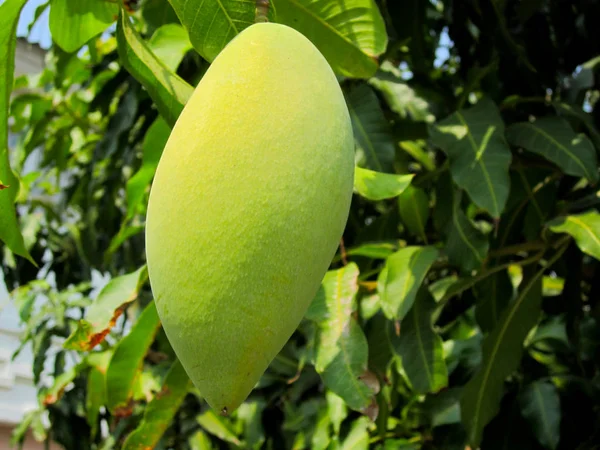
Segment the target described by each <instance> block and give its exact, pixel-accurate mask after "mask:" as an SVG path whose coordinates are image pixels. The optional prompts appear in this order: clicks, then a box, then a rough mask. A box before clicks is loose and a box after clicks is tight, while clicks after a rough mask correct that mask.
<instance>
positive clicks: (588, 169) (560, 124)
mask: <svg viewBox="0 0 600 450" xmlns="http://www.w3.org/2000/svg"><path fill="white" fill-rule="evenodd" d="M506 137H507V138H508V140H509V141H510V143H511V144H513V145H516V146H519V147H523V148H524V149H526V150H529V151H530V152H533V153H537V154H538V155H541V156H543V157H544V158H546V159H547V160H549V161H551V162H553V163H554V164H556V165H557V166H558V167H559V168H560V169H561V170H562V171H563V172H564V173H566V174H569V175H574V176H579V177H585V178H587V179H588V180H590V181H591V182H596V181H598V178H599V176H598V169H597V162H598V161H597V158H596V150H595V149H594V146H593V145H592V142H591V141H590V140H589V139H588V138H587V137H586V136H585V135H584V134H577V133H575V132H574V131H573V129H572V128H571V126H570V125H569V123H568V122H567V121H566V120H564V119H561V118H559V117H543V118H540V119H537V120H536V121H535V122H520V123H516V124H514V125H511V126H510V127H509V128H508V129H507V130H506Z"/></svg>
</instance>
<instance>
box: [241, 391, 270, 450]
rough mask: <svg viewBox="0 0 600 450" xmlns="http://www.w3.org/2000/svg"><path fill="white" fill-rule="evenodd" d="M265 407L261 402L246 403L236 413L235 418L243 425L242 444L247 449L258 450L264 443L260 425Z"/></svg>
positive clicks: (262, 430) (263, 434) (261, 425)
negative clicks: (243, 443) (244, 444)
mask: <svg viewBox="0 0 600 450" xmlns="http://www.w3.org/2000/svg"><path fill="white" fill-rule="evenodd" d="M265 406H266V405H265V403H264V402H263V401H262V400H257V401H247V402H245V403H243V404H242V405H240V407H239V408H238V410H237V412H236V417H238V418H239V419H240V420H241V421H242V422H243V424H244V442H245V443H246V445H247V446H248V447H249V448H253V449H257V450H258V449H259V448H261V446H262V445H263V443H264V442H265V430H264V429H263V424H262V413H263V410H264V408H265Z"/></svg>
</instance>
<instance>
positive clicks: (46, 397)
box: [42, 363, 86, 406]
mask: <svg viewBox="0 0 600 450" xmlns="http://www.w3.org/2000/svg"><path fill="white" fill-rule="evenodd" d="M85 366H86V364H85V363H80V364H77V365H75V366H73V367H71V368H70V369H69V370H67V371H66V372H63V373H61V374H60V375H59V376H58V377H56V378H55V380H54V383H53V384H52V386H51V387H50V388H49V389H48V390H47V391H46V392H44V393H43V398H42V404H43V405H44V406H49V405H53V404H54V403H56V402H57V401H59V400H60V398H61V397H62V395H63V393H64V391H65V389H66V387H67V386H68V385H69V383H71V382H72V381H73V380H74V379H75V377H77V375H78V374H79V372H80V371H81V369H82V368H84V367H85Z"/></svg>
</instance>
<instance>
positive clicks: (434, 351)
mask: <svg viewBox="0 0 600 450" xmlns="http://www.w3.org/2000/svg"><path fill="white" fill-rule="evenodd" d="M435 308H436V303H435V300H434V299H433V297H432V296H431V294H430V293H429V291H428V290H427V289H426V288H425V287H423V288H421V289H419V292H418V294H417V298H416V300H415V302H414V304H413V306H412V308H411V309H410V311H409V312H408V314H407V315H406V317H405V318H404V320H402V322H401V323H400V336H397V335H396V332H395V330H394V327H393V324H391V323H390V324H389V326H388V336H389V340H390V342H391V344H392V348H394V350H395V352H396V353H397V354H398V355H399V356H400V358H401V360H402V367H403V368H404V371H405V372H406V375H407V376H408V379H409V380H410V383H411V385H412V387H413V389H414V390H415V391H416V392H419V393H423V394H424V393H427V392H437V391H439V390H440V389H442V388H444V387H446V386H447V385H448V370H447V368H446V363H445V362H444V348H443V345H442V339H441V338H440V337H439V336H438V335H437V334H436V333H435V331H434V330H433V327H432V314H433V311H434V310H435Z"/></svg>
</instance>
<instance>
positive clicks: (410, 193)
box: [398, 185, 429, 244]
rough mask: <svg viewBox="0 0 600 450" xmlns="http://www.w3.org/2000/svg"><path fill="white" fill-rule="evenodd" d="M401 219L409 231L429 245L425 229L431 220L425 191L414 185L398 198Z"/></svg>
mask: <svg viewBox="0 0 600 450" xmlns="http://www.w3.org/2000/svg"><path fill="white" fill-rule="evenodd" d="M398 210H399V212H400V218H401V219H402V222H403V223H404V225H405V226H406V228H407V229H408V231H409V232H410V233H411V234H413V235H415V236H418V237H420V238H421V239H422V240H423V241H424V242H425V244H427V235H426V234H425V227H426V226H427V221H428V220H429V197H428V195H427V193H426V192H425V191H424V190H423V189H419V188H417V187H414V186H412V185H410V186H408V187H407V188H406V189H405V190H404V192H402V193H401V194H400V195H399V196H398Z"/></svg>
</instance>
